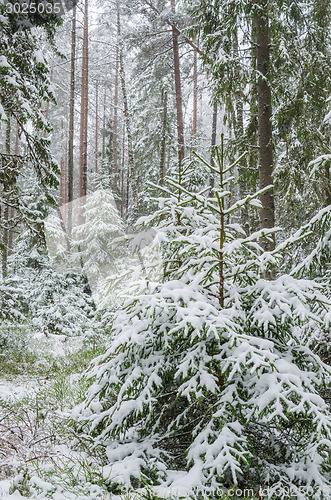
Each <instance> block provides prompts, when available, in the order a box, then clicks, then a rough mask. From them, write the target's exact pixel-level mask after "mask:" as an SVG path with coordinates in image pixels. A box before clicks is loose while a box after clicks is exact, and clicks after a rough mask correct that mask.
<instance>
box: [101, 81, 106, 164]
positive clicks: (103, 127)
mask: <svg viewBox="0 0 331 500" xmlns="http://www.w3.org/2000/svg"><path fill="white" fill-rule="evenodd" d="M106 97H107V89H106V87H105V93H104V96H103V118H102V167H103V168H104V166H103V162H104V160H105V157H106Z"/></svg>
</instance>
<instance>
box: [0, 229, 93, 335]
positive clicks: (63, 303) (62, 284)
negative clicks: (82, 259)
mask: <svg viewBox="0 0 331 500" xmlns="http://www.w3.org/2000/svg"><path fill="white" fill-rule="evenodd" d="M9 264H10V268H11V275H10V276H9V278H7V280H6V282H5V283H6V284H7V288H8V289H9V291H12V294H13V296H14V297H13V298H14V299H16V300H15V303H17V306H16V309H17V310H18V311H19V313H20V314H19V316H18V315H17V314H16V313H15V316H16V319H20V320H25V321H31V323H32V324H33V325H34V327H36V328H39V329H40V330H41V331H43V332H44V333H46V334H63V335H67V336H74V335H85V336H88V335H90V334H91V332H92V330H93V331H94V330H95V329H96V327H97V325H96V321H95V318H94V316H95V311H94V308H93V302H92V298H91V296H90V294H89V293H88V291H87V290H86V280H85V279H84V276H82V274H81V273H76V272H72V271H71V270H70V269H65V268H62V269H57V268H56V266H54V263H53V262H52V259H51V258H50V256H49V255H47V253H46V248H45V246H44V245H43V244H42V243H41V242H40V240H39V238H38V235H37V234H34V233H33V232H32V231H31V230H26V231H23V232H22V234H20V235H19V236H18V237H17V239H16V242H15V248H14V252H13V254H12V255H11V256H10V258H9ZM6 306H7V308H8V309H9V311H10V313H11V315H13V314H14V312H15V310H14V307H13V306H14V303H13V305H11V302H10V301H9V302H7V303H6Z"/></svg>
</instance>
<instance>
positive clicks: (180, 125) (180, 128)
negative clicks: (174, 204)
mask: <svg viewBox="0 0 331 500" xmlns="http://www.w3.org/2000/svg"><path fill="white" fill-rule="evenodd" d="M170 1H171V12H172V14H173V15H175V14H176V0H170ZM172 47H173V55H174V68H175V91H176V113H177V139H178V154H179V161H181V160H183V158H184V155H185V149H184V119H183V103H182V86H181V76H180V64H179V47H178V30H177V29H176V28H175V27H174V26H172Z"/></svg>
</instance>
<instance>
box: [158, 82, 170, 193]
mask: <svg viewBox="0 0 331 500" xmlns="http://www.w3.org/2000/svg"><path fill="white" fill-rule="evenodd" d="M167 100H168V93H167V91H166V90H163V89H162V94H161V104H162V106H163V109H162V133H161V158H160V180H159V182H160V185H161V186H163V185H164V179H165V175H166V139H167V114H168V109H167V106H168V103H167Z"/></svg>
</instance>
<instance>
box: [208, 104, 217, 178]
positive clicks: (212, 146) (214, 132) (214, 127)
mask: <svg viewBox="0 0 331 500" xmlns="http://www.w3.org/2000/svg"><path fill="white" fill-rule="evenodd" d="M216 135H217V102H215V103H214V106H213V124H212V129H211V143H210V164H211V166H212V167H214V168H215V160H214V155H215V146H216ZM214 186H215V177H214V174H213V172H211V174H210V187H211V188H213V187H214Z"/></svg>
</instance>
